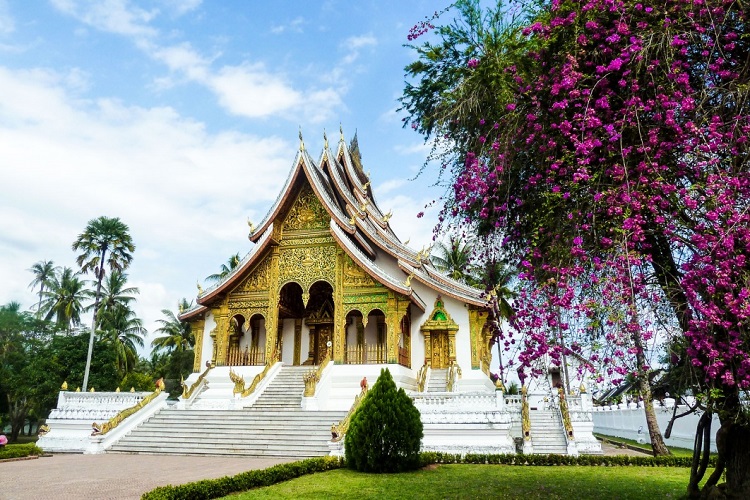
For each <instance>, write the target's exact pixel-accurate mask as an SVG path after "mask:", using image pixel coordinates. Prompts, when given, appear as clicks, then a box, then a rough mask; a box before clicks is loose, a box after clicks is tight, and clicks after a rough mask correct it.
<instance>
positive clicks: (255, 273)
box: [236, 257, 271, 292]
mask: <svg viewBox="0 0 750 500" xmlns="http://www.w3.org/2000/svg"><path fill="white" fill-rule="evenodd" d="M270 267H271V266H270V259H269V258H268V257H266V258H265V259H263V261H262V262H261V263H260V264H258V265H257V266H256V267H255V269H253V270H252V271H251V272H250V276H248V277H247V278H246V279H245V280H244V281H243V282H242V283H241V284H240V286H238V287H237V288H236V290H237V291H238V292H257V291H261V290H268V277H269V276H270Z"/></svg>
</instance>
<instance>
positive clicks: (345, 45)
mask: <svg viewBox="0 0 750 500" xmlns="http://www.w3.org/2000/svg"><path fill="white" fill-rule="evenodd" d="M377 44H378V40H377V38H375V37H374V36H373V35H360V36H351V37H349V38H347V39H346V40H344V41H343V42H341V45H340V47H341V48H342V49H344V50H345V51H346V54H345V55H344V57H343V59H342V60H341V64H343V65H349V64H352V63H353V62H354V61H356V60H357V59H359V55H360V51H361V49H363V48H365V47H374V46H376V45H377Z"/></svg>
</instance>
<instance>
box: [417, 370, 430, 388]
mask: <svg viewBox="0 0 750 500" xmlns="http://www.w3.org/2000/svg"><path fill="white" fill-rule="evenodd" d="M429 366H430V365H429V364H427V363H425V364H423V365H422V367H421V368H420V369H419V371H418V372H417V392H424V386H425V384H426V383H427V368H428V367H429Z"/></svg>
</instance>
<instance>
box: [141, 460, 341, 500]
mask: <svg viewBox="0 0 750 500" xmlns="http://www.w3.org/2000/svg"><path fill="white" fill-rule="evenodd" d="M342 465H343V464H342V462H341V460H340V459H338V458H335V457H320V458H309V459H307V460H302V461H299V462H292V463H289V464H280V465H274V466H273V467H269V468H267V469H262V470H251V471H248V472H243V473H241V474H237V475H236V476H226V477H222V478H219V479H204V480H203V481H196V482H194V483H187V484H183V485H180V486H171V485H170V486H160V487H158V488H156V489H153V490H151V491H149V492H147V493H144V494H143V496H142V497H141V500H183V499H184V500H202V499H209V498H220V497H223V496H226V495H229V494H232V493H236V492H239V491H245V490H249V489H251V488H257V487H259V486H270V485H272V484H276V483H279V482H281V481H288V480H290V479H294V478H296V477H300V476H303V475H306V474H313V473H316V472H324V471H328V470H333V469H338V468H340V467H341V466H342Z"/></svg>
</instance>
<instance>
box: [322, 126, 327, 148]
mask: <svg viewBox="0 0 750 500" xmlns="http://www.w3.org/2000/svg"><path fill="white" fill-rule="evenodd" d="M323 149H328V136H327V135H326V129H323Z"/></svg>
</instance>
